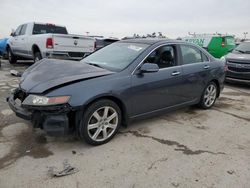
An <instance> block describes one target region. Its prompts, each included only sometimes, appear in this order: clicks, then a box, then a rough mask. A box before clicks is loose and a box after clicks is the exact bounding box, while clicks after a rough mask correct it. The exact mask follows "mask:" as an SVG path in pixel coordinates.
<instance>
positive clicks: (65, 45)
mask: <svg viewBox="0 0 250 188" xmlns="http://www.w3.org/2000/svg"><path fill="white" fill-rule="evenodd" d="M52 37H53V42H54V50H56V51H65V52H93V51H94V50H95V39H93V38H90V37H85V36H81V35H62V34H53V35H52Z"/></svg>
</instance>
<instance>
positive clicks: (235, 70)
mask: <svg viewBox="0 0 250 188" xmlns="http://www.w3.org/2000/svg"><path fill="white" fill-rule="evenodd" d="M228 69H229V70H231V71H234V72H250V69H246V68H237V67H228Z"/></svg>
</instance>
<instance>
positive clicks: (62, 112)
mask: <svg viewBox="0 0 250 188" xmlns="http://www.w3.org/2000/svg"><path fill="white" fill-rule="evenodd" d="M16 93H17V92H14V93H12V94H11V95H10V96H9V97H8V98H7V99H6V100H7V102H8V104H9V106H10V108H11V109H12V110H13V111H14V112H15V114H16V116H18V117H20V118H22V119H25V120H30V121H31V122H32V123H33V126H34V127H35V128H41V129H43V130H45V131H46V132H47V133H48V134H49V135H52V136H61V135H66V134H68V132H69V118H68V113H69V112H70V111H71V110H72V109H71V108H70V106H69V105H66V104H65V105H61V106H49V107H29V108H25V107H23V106H22V105H20V104H18V103H17V102H16V99H17V96H16V95H17V94H16Z"/></svg>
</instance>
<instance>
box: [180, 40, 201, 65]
mask: <svg viewBox="0 0 250 188" xmlns="http://www.w3.org/2000/svg"><path fill="white" fill-rule="evenodd" d="M180 47H181V53H182V59H183V64H184V65H186V64H192V63H199V62H203V57H202V53H201V51H200V50H199V49H197V48H195V47H193V46H188V45H181V46H180Z"/></svg>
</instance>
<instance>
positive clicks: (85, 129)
mask: <svg viewBox="0 0 250 188" xmlns="http://www.w3.org/2000/svg"><path fill="white" fill-rule="evenodd" d="M120 125H121V110H120V108H119V106H118V105H117V104H116V103H114V102H113V101H111V100H100V101H97V102H95V103H93V104H91V105H90V106H89V107H88V108H87V110H86V111H85V112H84V115H83V117H82V119H81V123H80V125H79V128H78V132H79V135H80V137H81V139H83V140H85V141H86V142H87V143H88V144H91V145H101V144H105V143H107V142H108V141H110V140H111V139H112V138H113V137H114V136H115V134H116V133H117V131H118V129H119V127H120Z"/></svg>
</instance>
